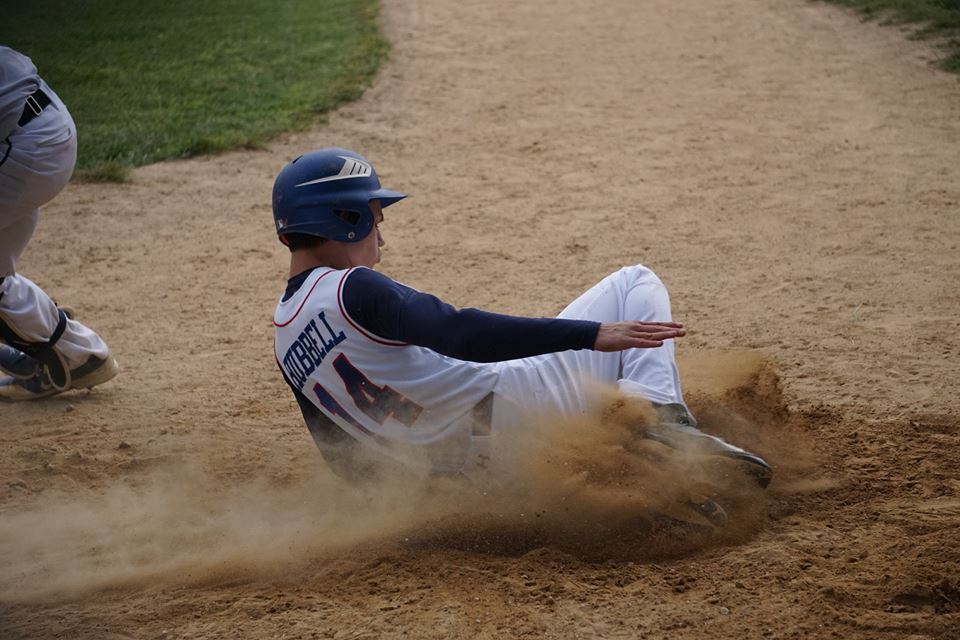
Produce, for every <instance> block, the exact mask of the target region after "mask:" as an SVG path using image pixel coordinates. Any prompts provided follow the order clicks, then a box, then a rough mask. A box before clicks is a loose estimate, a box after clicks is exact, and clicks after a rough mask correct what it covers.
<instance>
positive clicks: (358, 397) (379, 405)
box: [313, 353, 423, 432]
mask: <svg viewBox="0 0 960 640" xmlns="http://www.w3.org/2000/svg"><path fill="white" fill-rule="evenodd" d="M333 368H334V370H335V371H336V372H337V374H338V375H339V376H340V379H341V380H343V385H344V387H346V389H347V393H349V394H350V397H351V398H353V403H354V404H355V405H357V408H358V409H360V411H362V412H363V413H364V414H366V415H367V416H368V417H369V418H370V419H371V420H373V421H374V422H376V423H377V424H383V423H384V422H385V421H386V419H387V418H390V417H392V418H393V419H395V420H396V421H397V422H399V423H401V424H404V425H406V426H408V427H410V426H412V425H413V423H414V422H416V421H417V418H419V417H420V413H421V412H422V411H423V407H421V406H420V405H418V404H417V403H415V402H413V401H412V400H410V399H409V398H407V397H405V396H404V395H402V394H401V393H399V392H397V391H395V390H393V389H391V388H390V387H388V386H383V387H381V386H378V385H376V384H374V383H373V382H371V381H370V380H369V379H368V378H367V376H365V375H364V374H363V372H362V371H360V370H359V369H357V368H356V367H355V366H353V363H352V362H350V360H349V359H348V358H347V356H346V355H344V354H342V353H341V354H340V355H338V356H337V358H336V359H335V360H334V361H333ZM313 392H314V393H316V394H317V398H318V399H319V400H320V404H322V405H323V406H324V408H326V409H327V411H329V412H330V413H333V414H335V415H337V416H340V417H341V418H343V419H344V420H346V421H347V422H349V423H350V424H352V425H353V426H355V427H357V428H359V429H361V430H363V431H365V432H366V431H367V430H366V429H364V428H363V426H362V425H361V424H359V423H358V422H357V421H356V420H355V419H354V418H353V416H351V415H350V414H349V413H348V412H347V411H346V410H345V409H344V408H343V407H342V406H340V403H339V402H337V401H336V400H335V399H334V397H333V396H332V395H330V393H329V392H328V391H327V390H326V389H324V388H323V386H322V385H321V384H320V383H317V384H315V385H313Z"/></svg>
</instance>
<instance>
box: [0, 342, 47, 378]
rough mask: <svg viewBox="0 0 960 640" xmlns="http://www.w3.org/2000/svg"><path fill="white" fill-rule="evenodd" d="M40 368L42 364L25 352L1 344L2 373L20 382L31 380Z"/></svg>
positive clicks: (0, 361) (0, 360) (0, 364)
mask: <svg viewBox="0 0 960 640" xmlns="http://www.w3.org/2000/svg"><path fill="white" fill-rule="evenodd" d="M39 368H40V363H39V362H37V361H36V360H35V359H34V358H31V357H30V356H28V355H27V354H25V353H24V352H23V351H20V350H18V349H14V348H13V347H11V346H9V345H5V344H0V371H3V372H4V373H6V374H7V375H11V376H13V377H14V378H17V379H18V380H29V379H30V378H32V377H33V376H35V375H36V373H37V369H39Z"/></svg>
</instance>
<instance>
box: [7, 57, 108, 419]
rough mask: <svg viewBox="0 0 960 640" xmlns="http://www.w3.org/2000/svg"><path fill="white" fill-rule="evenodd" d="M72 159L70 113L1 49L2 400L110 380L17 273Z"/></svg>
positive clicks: (85, 342) (72, 328) (78, 335)
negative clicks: (42, 207)
mask: <svg viewBox="0 0 960 640" xmlns="http://www.w3.org/2000/svg"><path fill="white" fill-rule="evenodd" d="M76 160H77V131H76V127H75V125H74V123H73V119H72V118H71V117H70V113H69V112H68V111H67V108H66V107H65V106H64V104H63V102H62V101H61V100H60V98H59V97H58V96H57V94H56V93H54V92H53V90H52V89H51V88H50V87H49V86H47V84H46V83H45V82H44V81H43V80H42V79H41V78H40V76H39V75H38V74H37V68H36V67H35V66H34V64H33V62H31V60H30V58H28V57H26V56H24V55H22V54H20V53H18V52H17V51H14V50H13V49H10V48H8V47H2V46H0V342H3V343H6V344H0V370H2V372H3V373H6V374H8V375H0V399H3V400H35V399H38V398H44V397H46V396H50V395H54V394H57V393H61V392H63V391H67V390H69V389H86V388H90V387H93V386H95V385H98V384H101V383H103V382H106V381H107V380H110V379H111V378H113V377H114V376H115V375H116V374H117V364H116V362H115V361H114V359H113V357H112V356H111V355H110V350H109V349H108V348H107V345H106V344H105V343H104V341H103V340H102V339H101V338H100V336H98V335H97V334H96V333H94V332H93V331H91V330H90V329H88V328H87V327H86V326H84V325H82V324H81V323H79V322H77V321H76V320H73V319H72V318H71V317H69V315H68V314H67V313H66V312H65V311H64V310H63V309H60V308H59V307H58V306H57V305H56V303H55V302H54V301H53V300H51V299H50V296H48V295H47V294H46V293H45V292H44V291H43V289H41V288H40V287H38V286H37V285H36V284H35V283H33V282H31V281H30V280H28V279H27V278H24V277H23V276H22V275H20V274H18V273H17V272H16V264H17V259H18V258H19V257H20V254H21V253H22V252H23V250H24V248H26V246H27V243H28V242H29V241H30V237H31V236H32V235H33V231H34V229H35V228H36V226H37V221H38V220H39V218H40V207H41V206H43V205H44V204H46V203H47V202H49V201H50V200H51V199H53V197H54V196H56V195H57V194H58V193H60V191H61V189H63V187H64V185H66V184H67V181H68V180H69V179H70V176H71V174H72V173H73V168H74V165H75V164H76Z"/></svg>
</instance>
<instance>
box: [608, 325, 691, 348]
mask: <svg viewBox="0 0 960 640" xmlns="http://www.w3.org/2000/svg"><path fill="white" fill-rule="evenodd" d="M686 334H687V332H686V331H684V329H683V324H682V323H680V322H635V321H628V322H610V323H604V324H601V325H600V330H599V331H598V332H597V341H596V342H595V343H594V345H593V350H594V351H623V350H624V349H652V348H654V347H659V346H661V345H662V344H663V341H664V340H669V339H671V338H680V337H682V336H685V335H686Z"/></svg>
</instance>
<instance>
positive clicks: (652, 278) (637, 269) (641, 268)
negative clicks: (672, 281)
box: [615, 264, 666, 290]
mask: <svg viewBox="0 0 960 640" xmlns="http://www.w3.org/2000/svg"><path fill="white" fill-rule="evenodd" d="M615 275H617V276H619V277H620V278H622V279H623V280H624V281H626V282H627V285H628V286H629V287H633V286H637V285H649V286H651V287H653V288H661V289H664V290H666V286H665V285H664V284H663V281H662V280H660V277H659V276H658V275H657V274H656V273H654V271H653V269H651V268H650V267H647V266H645V265H642V264H635V265H632V266H629V267H623V268H622V269H620V270H619V271H618V272H617V273H616V274H615Z"/></svg>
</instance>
